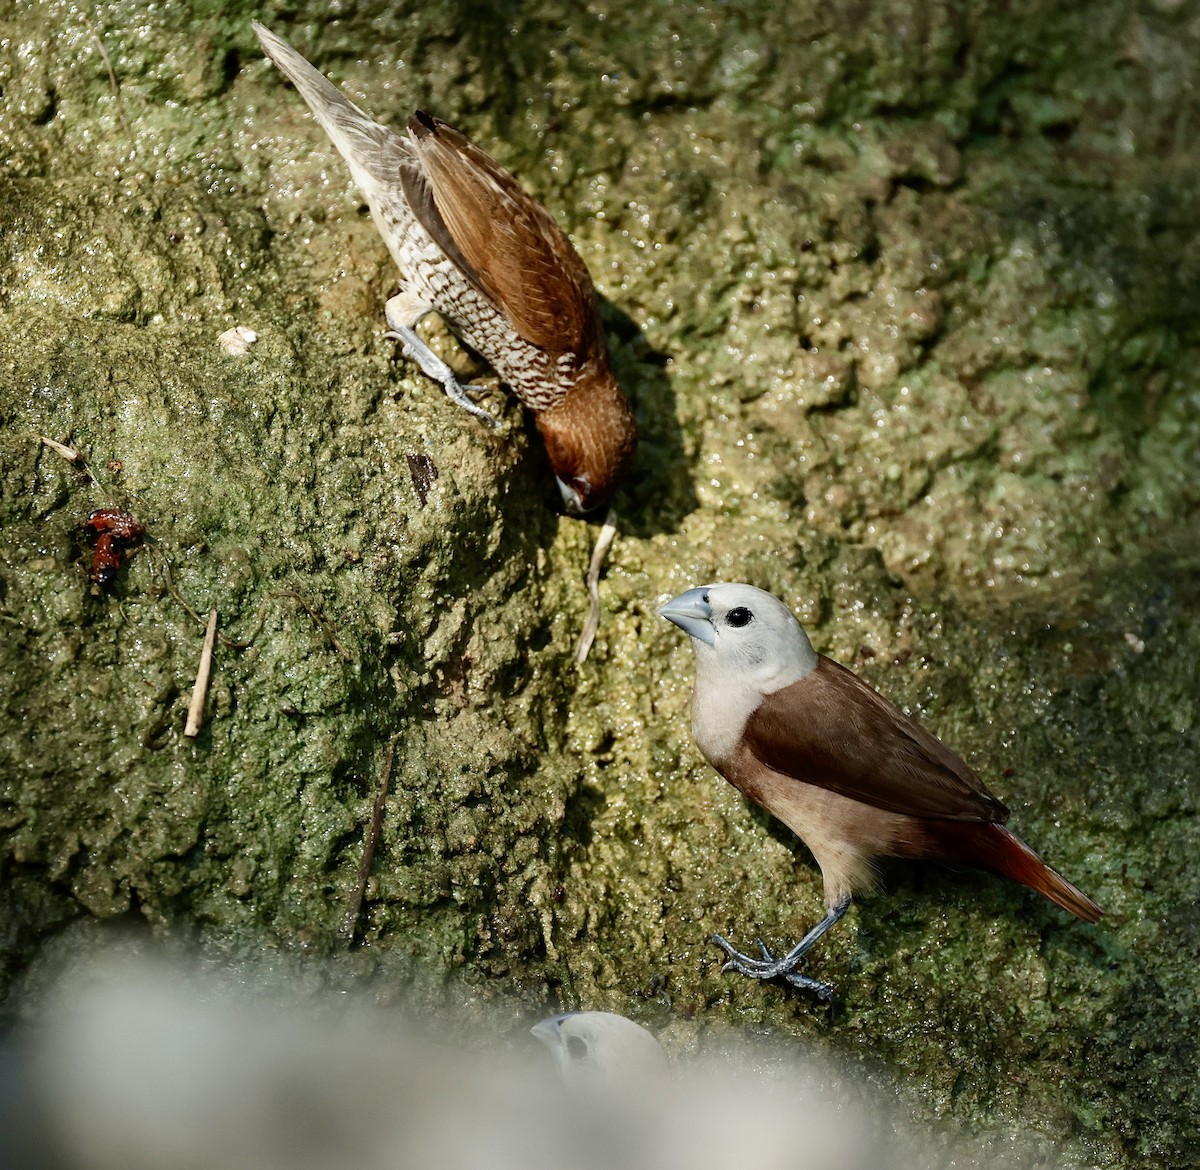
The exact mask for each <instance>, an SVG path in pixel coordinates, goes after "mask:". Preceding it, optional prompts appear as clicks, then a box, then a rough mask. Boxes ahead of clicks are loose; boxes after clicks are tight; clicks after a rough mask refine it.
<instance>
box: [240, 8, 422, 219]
mask: <svg viewBox="0 0 1200 1170" xmlns="http://www.w3.org/2000/svg"><path fill="white" fill-rule="evenodd" d="M253 27H254V32H255V35H256V36H257V37H258V42H259V44H260V45H262V47H263V52H264V53H266V55H267V56H268V57H270V58H271V60H272V61H274V62H275V64H276V65H277V66H278V67H279V69H280V71H281V72H282V73H283V75H284V76H285V77H286V78H287V79H288V80H289V81H290V82H291V83H292V84H293V85H294V86H295V87H296V88H297V89H298V90H299V91H300V96H301V97H302V98H303V99H304V100H305V101H306V102H307V103H308V108H309V109H310V110H312V112H313V115H314V116H315V117H316V119H317V121H318V122H320V123H321V125H322V127H324V130H325V133H326V134H328V135H329V137H330V139H331V140H332V142H333V144H334V146H336V147H337V148H338V151H339V153H340V154H341V156H342V157H343V158H344V159H345V160H346V162H347V163H349V164H350V170H351V171H352V172H353V174H354V180H355V182H356V183H357V184H358V185H359V187H361V188H362V189H363V191H364V193H366V194H367V195H368V197H369V196H370V194H371V193H372V191H373V189H374V187H375V186H376V185H377V184H378V183H380V182H383V181H386V180H387V178H388V176H389V173H390V174H391V177H392V179H393V181H394V178H395V173H394V172H395V167H396V166H397V165H398V164H400V163H402V162H405V161H408V159H409V158H411V153H412V152H411V147H410V144H409V141H408V139H407V138H403V137H401V136H400V135H398V134H393V133H392V132H391V131H390V130H388V129H387V128H386V127H384V126H381V125H380V124H379V123H378V122H376V121H375V119H374V118H372V117H371V116H370V115H369V114H367V113H365V112H364V111H362V110H360V109H359V108H358V106H356V105H355V104H354V103H353V102H352V101H351V100H350V99H349V98H348V97H346V95H345V94H344V93H342V91H341V90H340V89H338V88H337V86H335V85H334V84H333V82H331V81H330V80H329V79H328V78H327V77H326V76H325V75H324V74H323V73H322V72H321V71H320V70H319V69H316V68H314V67H313V66H312V65H311V64H310V63H309V62H308V61H306V60H305V59H304V57H302V56H301V55H300V54H299V53H297V52H296V50H295V49H293V48H292V46H291V45H289V44H288V43H287V41H285V40H284V39H283V38H282V37H279V36H276V35H275V33H273V32H271V30H270V29H269V28H266V27H265V26H263V25H261V24H259V23H258V21H257V20H256V21H254V22H253Z"/></svg>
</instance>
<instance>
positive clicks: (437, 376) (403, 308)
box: [383, 292, 500, 427]
mask: <svg viewBox="0 0 1200 1170" xmlns="http://www.w3.org/2000/svg"><path fill="white" fill-rule="evenodd" d="M432 311H433V310H432V309H431V308H430V307H429V306H428V305H426V304H424V303H423V302H421V301H419V300H418V299H417V298H415V297H413V296H412V295H411V294H409V293H405V292H400V293H397V294H396V295H395V296H394V297H392V299H391V300H389V301H388V303H387V304H386V305H385V306H384V309H383V313H384V316H385V317H386V318H387V323H388V332H387V333H385V334H384V336H385V337H390V338H393V339H394V340H396V341H398V342H400V344H401V346H402V347H403V352H404V356H405V357H407V358H412V360H413V361H415V362H416V363H417V365H419V366H420V367H421V370H422V372H423V373H425V374H426V375H427V376H428V377H430V378H432V379H433V380H434V381H435V382H441V384H442V388H443V389H444V390H445V391H446V393H447V395H449V397H450V398H451V399H453V401H455V402H457V403H458V405H459V406H461V407H462V408H463V410H469V411H470V412H471V413H472V414H473V415H474V416H475V417H476V418H478V419H482V420H483V421H484V422H485V423H487V425H488V426H490V427H495V426H499V425H500V423H499V420H498V419H496V418H494V417H493V416H492V415H491V414H489V413H488V412H487V411H486V410H484V409H483V407H482V406H476V405H475V403H474V402H472V401H471V400H470V399H469V398H468V397H467V393H466V391H465V390H464V389H463V388H462V386H460V385H459V383H458V379H457V378H456V377H455V376H454V371H453V370H452V369H451V368H450V367H449V366H448V365H446V363H445V362H444V361H442V359H441V358H440V357H438V355H437V354H436V353H434V352H433V350H431V349H430V348H429V346H427V345H426V344H425V342H423V341H422V340H421V338H420V337H419V336H417V331H416V329H415V326H416V324H417V322H418V321H420V320H421V318H422V317H424V316H426V314H428V313H431V312H432Z"/></svg>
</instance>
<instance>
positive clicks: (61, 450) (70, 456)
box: [38, 435, 79, 463]
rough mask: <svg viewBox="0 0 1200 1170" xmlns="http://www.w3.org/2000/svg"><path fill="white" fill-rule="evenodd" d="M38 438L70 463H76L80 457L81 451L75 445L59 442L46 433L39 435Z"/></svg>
mask: <svg viewBox="0 0 1200 1170" xmlns="http://www.w3.org/2000/svg"><path fill="white" fill-rule="evenodd" d="M38 438H39V439H41V441H42V442H43V443H44V444H45V445H46V446H47V447H49V448H50V450H51V451H55V452H57V453H58V454H59V455H61V456H62V457H63V458H64V459H65V460H66V461H67V462H68V463H74V462H75V460H76V459H78V458H79V452H78V451H76V450H75V448H74V447H68V446H67V445H66V444H65V443H59V442H57V441H56V440H54V439H51V438H49V437H48V436H46V435H38Z"/></svg>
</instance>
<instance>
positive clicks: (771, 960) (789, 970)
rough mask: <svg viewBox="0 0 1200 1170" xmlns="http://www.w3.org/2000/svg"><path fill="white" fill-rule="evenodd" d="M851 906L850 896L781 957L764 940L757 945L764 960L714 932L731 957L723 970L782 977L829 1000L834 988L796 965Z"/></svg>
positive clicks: (770, 977) (753, 975)
mask: <svg viewBox="0 0 1200 1170" xmlns="http://www.w3.org/2000/svg"><path fill="white" fill-rule="evenodd" d="M849 908H850V899H849V897H846V898H843V899H842V900H841V901H840V902H839V903H838V904H837V905H836V906H834V907H833V909H832V910H830V911H829V912H828V913H827V914H826V915H825V917H824V918H822V919H821V921H820V922H818V923H817V925H816V926H814V927H813V928H812V930H810V931H809V932H808V934H806V935H805V936H804V937H803V938H802V939H801V940H800V941H799V942H798V943H797V944H796V945H795V946H794V947H792V949H791V950H790V951H788V953H787V954H786V955H784V956H783V958H782V959H776V958H775V957H774V956H773V955H772V954H771V952H770V951H769V950H767V948H766V947H765V946H764V945H763V943H762V940H761V939H760V940H759V943H758V947H759V950H761V951H762V953H763V957H762V958H761V959H754V958H751V957H750V956H749V955H744V954H742V952H741V951H739V950H738V949H737V948H736V947H735V946H734V945H733V944H732V943H731V942H730V941H729V940H728V939H726V938H723V937H722V936H721V935H719V934H714V935H712V937H711V941H712V942H715V943H716V944H717V946H719V947H720V948H721V950H723V951H724V952H725V954H726V955H728V956H729V961H728V962H727V963H726V964H725V965H724V966H723V967H722V968H721V970H722V971H737V972H739V973H740V974H742V975H749V976H750V978H751V979H778V978H780V977H782V978H784V979H786V980H787V981H788V982H789V983H790V984H791V985H792V986H793V987H807V988H808V989H809V990H810V991H815V992H816V993H817V995H818V996H819V997H820V998H821V999H829V998H830V997H831V996H832V995H833V988H832V987H830V986H829V984H828V983H822V982H821V980H819V979H813V978H812V977H811V976H808V975H801V974H800V972H799V971H796V970H795V969H794V968H795V967H796V966H797V965H798V964H799V962H800V960H801V959H803V958H804V956H805V955H806V954H808V952H809V950H810V948H811V947H812V945H813V943H815V942H816V941H817V939H819V938H820V937H821V935H823V934H824V933H825V932H826V931H827V930H828V929H829V928H830V927H831V926H833V925H835V924H836V923H838V922H840V921H841V918H842V915H843V914H845V913H846V911H847V910H848V909H849Z"/></svg>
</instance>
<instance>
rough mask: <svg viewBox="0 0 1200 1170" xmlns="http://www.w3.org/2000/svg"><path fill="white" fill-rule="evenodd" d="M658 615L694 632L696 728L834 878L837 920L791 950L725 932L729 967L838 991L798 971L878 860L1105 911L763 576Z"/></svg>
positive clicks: (731, 774)
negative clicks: (992, 881)
mask: <svg viewBox="0 0 1200 1170" xmlns="http://www.w3.org/2000/svg"><path fill="white" fill-rule="evenodd" d="M659 613H660V614H661V615H662V616H663V617H665V618H666V619H667V620H668V621H671V622H674V623H675V625H677V626H679V627H680V629H682V630H683V631H684V632H685V633H687V634H689V635H690V636H691V639H692V645H693V647H694V648H695V651H696V684H695V690H694V692H693V695H692V734H693V735H694V736H695V738H696V743H697V745H698V746H699V748H700V751H701V752H702V753H703V754H704V756H705V758H706V759H707V760H708V762H709V763H710V764H712V766H713V767H714V768H716V770H717V771H718V772H720V773H721V775H722V776H724V777H725V779H726V780H728V781H729V782H730V783H731V784H732V785H733V786H734V787H735V788H737V789H738V790H739V791H741V792H742V793H744V794H745V795H746V796H748V797H749V798H750V799H751V800H753V801H754V802H755V803H757V804H760V805H762V807H763V808H765V809H766V810H767V811H768V812H769V813H771V814H773V815H774V816H776V817H778V818H779V819H780V820H781V821H783V823H784V824H785V825H787V826H788V828H789V829H791V830H792V831H793V832H794V833H795V834H796V835H797V836H798V837H800V839H801V840H802V841H803V842H804V843H805V845H807V846H808V848H809V850H810V851H811V852H812V855H813V857H814V858H815V859H816V862H817V865H818V866H820V869H821V876H822V878H823V880H824V884H825V910H826V913H825V917H824V918H822V919H821V921H820V922H818V923H817V925H816V926H814V927H813V928H812V930H810V931H809V932H808V934H807V935H805V937H804V938H803V939H801V940H800V942H799V943H797V944H796V946H794V947H793V948H792V949H791V951H789V952H788V953H787V954H786V955H784V956H783V957H782V958H779V959H776V958H775V957H774V956H772V954H771V953H770V951H768V950H767V948H766V947H765V946H764V945H763V944H762V943H761V942H760V943H759V948H760V950H761V951H762V954H761V955H759V956H751V955H747V954H743V953H742V952H740V951H738V950H737V949H736V948H735V947H734V946H733V945H732V944H731V943H730V942H729V941H728V940H727V939H725V938H723V937H722V936H721V935H713V938H712V941H713V942H715V943H717V944H718V945H719V946H720V947H721V949H722V950H723V951H724V952H725V954H726V955H727V956H728V961H727V962H726V964H725V967H724V969H725V970H727V971H728V970H733V971H738V972H741V973H742V974H743V975H749V976H751V977H753V978H756V979H775V978H784V979H786V980H787V981H788V982H789V983H791V984H792V985H793V986H796V987H805V988H808V989H810V990H812V991H814V992H816V993H817V995H818V996H820V997H821V998H824V999H827V998H829V997H830V996H831V994H832V989H831V988H830V987H829V985H828V984H826V983H823V982H821V981H820V980H818V979H814V978H812V977H811V976H808V975H805V974H803V973H802V972H800V971H798V970H797V969H796V968H797V966H798V965H799V963H800V961H801V959H803V957H804V955H805V954H806V953H807V952H808V950H809V949H810V948H811V947H812V945H813V943H815V942H816V941H817V939H819V938H820V937H821V935H823V934H824V933H825V932H826V931H827V930H828V929H829V928H830V927H831V926H833V925H834V924H835V923H836V922H837V921H838V920H839V919H840V918H841V917H842V915H843V914H845V913H846V909H847V907H849V905H850V899H851V897H852V896H853V895H854V894H856V893H859V892H861V891H863V890H865V889H869V888H870V887H871V886H872V885H873V883H874V873H873V870H872V861H873V859H874V858H876V857H905V858H925V859H931V860H936V861H944V862H950V863H953V864H956V865H958V864H961V865H972V866H977V867H979V868H981V869H989V870H993V871H995V872H996V873H1000V874H1003V875H1004V876H1005V877H1010V878H1012V879H1013V880H1014V881H1017V882H1020V883H1021V884H1022V885H1025V886H1029V887H1030V888H1031V889H1033V890H1036V891H1037V892H1038V893H1039V894H1042V895H1044V896H1045V897H1047V898H1049V899H1050V901H1052V902H1055V903H1057V904H1058V905H1059V906H1061V907H1062V908H1063V909H1064V910H1068V911H1070V913H1072V914H1074V915H1075V916H1076V917H1077V918H1081V919H1083V921H1084V922H1095V921H1096V920H1097V919H1099V918H1100V916H1101V910H1100V907H1099V906H1097V905H1096V903H1095V902H1093V901H1092V900H1091V899H1090V898H1088V897H1086V896H1085V895H1084V894H1082V893H1080V892H1079V890H1077V889H1076V888H1075V887H1074V886H1073V885H1072V884H1071V883H1070V882H1069V881H1067V880H1066V878H1064V877H1062V875H1061V874H1057V873H1055V872H1054V870H1052V869H1051V868H1050V867H1049V866H1048V865H1046V864H1045V862H1043V861H1042V859H1041V858H1040V857H1038V856H1037V854H1036V853H1034V852H1033V850H1032V849H1030V848H1029V847H1028V846H1027V845H1026V844H1024V842H1022V841H1021V840H1020V839H1019V838H1018V837H1016V836H1015V835H1014V834H1013V833H1011V832H1010V831H1009V830H1008V829H1006V828H1005V827H1004V822H1005V821H1006V820H1007V819H1008V809H1007V808H1005V807H1004V805H1003V804H1001V803H1000V801H999V800H997V799H996V798H995V797H994V796H993V795H992V794H991V793H990V792H989V791H988V790H987V788H985V787H984V785H983V782H982V781H981V780H980V779H979V777H978V776H976V775H975V773H974V772H973V771H972V770H971V769H970V768H969V767H968V766H967V765H966V764H965V763H964V762H963V761H962V760H961V759H960V758H959V757H958V756H957V755H955V754H954V752H952V751H950V749H949V748H947V747H946V746H945V745H944V744H943V743H942V742H941V741H940V740H939V739H937V738H936V737H935V736H933V735H931V734H930V733H929V732H928V731H926V730H925V729H924V728H923V727H921V726H920V725H919V724H918V723H916V722H915V721H914V720H912V719H910V718H909V717H908V716H907V715H905V714H904V712H903V711H901V710H899V708H897V707H895V706H893V705H892V704H891V703H889V702H888V700H887V699H885V698H884V697H883V696H882V695H880V694H879V693H878V691H876V690H874V689H873V688H872V687H870V686H869V685H868V684H867V683H865V682H863V680H862V679H860V678H859V677H858V676H857V675H855V674H853V673H851V672H850V671H849V670H847V669H846V668H845V667H844V666H839V665H838V664H837V663H836V662H833V661H832V660H831V659H829V658H826V657H825V656H824V655H822V654H818V653H817V652H816V651H815V650H814V649H813V648H812V643H811V642H809V640H808V635H807V634H805V632H804V630H803V629H802V628H801V626H800V623H799V622H798V621H797V620H796V618H795V617H794V616H793V615H792V613H791V611H790V610H789V609H788V608H787V606H785V605H784V604H783V603H782V602H781V601H779V600H778V599H777V598H775V597H772V596H771V594H769V593H765V592H763V590H761V589H756V588H754V587H753V586H751V585H737V584H723V585H703V586H700V587H699V588H696V589H689V590H688V591H687V592H686V593H681V594H680V595H679V596H678V597H676V598H674V599H673V600H671V601H669V602H668V603H667V604H666V605H665V606H663V607H662V609H660V610H659Z"/></svg>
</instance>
